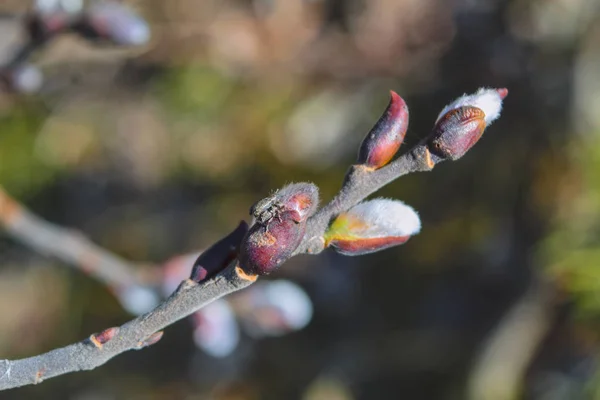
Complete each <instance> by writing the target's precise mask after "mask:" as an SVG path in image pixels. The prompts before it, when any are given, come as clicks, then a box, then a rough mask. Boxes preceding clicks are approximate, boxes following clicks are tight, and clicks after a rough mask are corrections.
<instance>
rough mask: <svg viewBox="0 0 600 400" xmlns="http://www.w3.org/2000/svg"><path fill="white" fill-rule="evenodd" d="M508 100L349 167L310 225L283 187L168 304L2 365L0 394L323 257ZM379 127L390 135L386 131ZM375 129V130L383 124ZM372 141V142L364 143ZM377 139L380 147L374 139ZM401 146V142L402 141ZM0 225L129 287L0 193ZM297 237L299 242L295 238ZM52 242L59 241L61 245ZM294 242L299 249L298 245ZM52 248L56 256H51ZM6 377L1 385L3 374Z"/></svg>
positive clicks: (452, 117) (88, 364)
mask: <svg viewBox="0 0 600 400" xmlns="http://www.w3.org/2000/svg"><path fill="white" fill-rule="evenodd" d="M506 93H507V91H506V89H499V90H492V89H488V90H483V91H482V90H480V91H479V92H477V94H476V95H473V96H463V97H462V98H460V99H459V100H460V101H459V104H458V105H456V104H455V103H453V104H452V105H451V106H456V107H455V108H452V107H448V106H447V107H446V109H445V112H446V114H444V116H443V117H440V118H438V122H436V127H437V131H435V136H434V139H435V140H434V141H433V142H431V138H430V140H429V141H427V139H426V140H425V141H423V142H422V143H419V144H418V145H417V146H415V147H414V148H413V149H412V150H410V151H409V152H407V153H406V154H404V155H402V156H400V157H399V158H398V159H397V160H395V161H393V162H392V163H390V164H389V165H387V166H385V167H382V166H383V164H384V162H387V161H389V158H388V159H384V160H383V161H384V162H383V161H382V162H379V163H377V162H375V163H374V164H372V163H370V162H369V163H365V164H364V165H354V166H352V167H351V169H350V170H349V172H348V174H347V176H346V179H345V181H344V184H343V186H342V189H341V190H340V192H339V194H338V195H337V196H336V197H335V198H334V199H333V200H332V201H331V202H329V203H328V204H327V205H325V206H324V207H323V208H322V209H321V210H319V211H317V212H316V214H314V216H312V217H310V218H309V219H308V220H306V219H305V217H308V215H310V213H312V212H313V211H314V208H313V206H314V207H316V200H317V188H316V187H315V186H314V185H313V184H307V183H303V184H294V185H288V186H287V187H286V188H284V189H282V190H281V191H280V192H279V195H278V196H279V197H278V198H277V199H273V198H268V199H266V200H268V201H267V203H266V205H265V204H263V205H262V207H261V210H260V212H258V214H257V210H256V209H255V210H254V211H255V212H254V213H253V214H254V216H255V217H257V221H258V223H257V224H256V225H254V226H253V227H252V228H250V230H248V227H247V226H246V224H245V223H241V224H240V225H239V226H238V228H236V230H235V231H234V232H232V233H231V234H229V235H228V236H226V237H225V238H223V239H221V240H220V241H219V242H217V244H215V245H213V247H212V250H209V251H206V252H205V255H204V256H200V258H199V259H198V260H197V261H196V263H195V268H194V272H193V273H192V277H191V279H188V280H185V281H184V282H183V283H182V284H181V285H180V286H179V289H178V290H177V291H176V292H175V293H174V294H173V295H171V297H169V298H168V299H167V300H166V301H165V302H163V303H162V304H160V305H159V306H158V307H156V308H155V309H154V310H153V311H151V312H149V313H147V314H144V315H142V316H141V317H138V318H136V319H134V320H132V321H130V322H128V323H126V324H124V325H122V326H121V327H120V328H109V329H107V330H105V331H103V332H101V333H100V334H97V335H92V336H91V337H90V338H89V339H88V340H85V341H83V342H79V343H76V344H73V345H71V346H67V347H64V348H61V349H57V350H53V351H50V352H48V353H45V354H42V355H39V356H35V357H31V358H26V359H22V360H15V361H8V360H7V365H8V366H12V368H11V369H10V377H9V379H2V380H1V381H0V390H2V389H8V388H12V387H18V386H22V385H26V384H32V383H33V384H35V383H39V382H41V381H42V380H44V379H47V378H50V377H54V376H57V375H62V374H66V373H69V372H74V371H79V370H89V369H93V368H96V367H97V366H99V365H102V364H104V363H105V362H107V361H108V360H110V359H111V358H112V357H114V356H116V355H118V354H120V353H122V352H124V351H127V350H132V349H140V348H143V347H145V346H148V345H151V344H154V343H156V342H157V341H158V340H159V339H160V337H161V335H162V333H159V331H160V330H161V329H163V328H165V327H166V326H168V325H171V324H172V323H174V322H176V321H178V320H180V319H182V318H184V317H186V316H188V315H190V314H192V313H194V312H196V311H197V310H199V309H200V308H202V307H203V306H205V305H206V304H208V303H210V302H212V301H213V300H216V299H218V298H220V297H222V296H224V295H226V294H229V293H232V292H234V291H236V290H239V289H242V288H245V287H247V286H249V285H250V284H252V283H253V282H254V281H255V280H256V279H257V277H258V276H256V275H248V273H253V274H254V273H256V274H267V273H269V272H271V271H272V270H273V269H275V268H277V267H278V266H279V265H281V263H282V262H284V261H285V260H287V259H288V258H290V257H291V256H293V255H297V254H301V253H310V254H317V253H319V252H321V251H323V249H324V247H325V243H324V236H325V235H324V234H325V231H326V229H327V228H328V225H329V223H330V222H331V219H332V218H333V217H335V216H337V215H338V214H340V213H343V212H345V211H347V210H349V209H350V208H351V207H353V206H354V205H356V204H358V203H359V202H360V201H362V200H363V199H365V198H366V197H367V196H369V195H371V194H372V193H374V192H375V191H377V190H378V189H380V188H381V187H383V186H385V185H386V184H388V183H390V182H392V181H393V180H395V179H397V178H398V177H400V176H403V175H406V174H408V173H411V172H416V171H429V170H431V169H433V167H434V166H435V164H436V163H438V162H440V161H443V160H444V159H452V160H456V159H458V158H460V157H462V155H463V154H464V153H465V152H466V151H467V150H468V149H469V148H470V147H471V146H472V145H473V144H474V143H475V142H476V141H477V140H478V139H479V137H480V136H481V134H482V133H483V129H485V126H486V125H485V123H491V121H493V119H495V118H497V117H498V115H499V110H500V105H501V100H502V99H503V98H504V97H505V96H506ZM478 96H479V97H478ZM393 97H395V98H394V99H393V101H396V102H397V101H398V99H399V97H398V96H397V95H395V96H393ZM490 97H495V100H496V103H494V102H490V101H485V102H481V98H487V99H486V100H489V99H490ZM492 100H493V99H492ZM468 101H471V102H473V103H474V104H475V105H480V103H481V104H483V106H489V105H490V104H491V105H492V106H495V108H494V107H492V108H491V111H492V112H491V113H490V115H492V116H493V117H494V118H491V117H490V118H491V119H490V121H488V120H487V117H486V114H485V113H484V111H483V110H481V109H478V108H477V109H476V110H479V111H478V112H477V113H473V112H472V110H471V109H472V108H475V107H467V106H464V103H465V102H468ZM457 107H458V108H457ZM487 108H488V109H489V108H490V107H487ZM392 111H393V110H392ZM488 111H489V110H488ZM390 115H391V116H392V117H394V113H392V114H389V113H387V112H386V114H385V115H384V117H383V118H387V117H388V116H390ZM445 116H449V117H448V118H445ZM484 117H486V120H484V119H483V118H484ZM440 121H441V122H440ZM473 123H475V125H473ZM381 126H383V127H384V128H385V127H387V125H386V124H382V125H381ZM376 127H380V124H378V125H376ZM375 133H376V134H380V133H382V132H375ZM383 133H384V134H385V133H386V132H383ZM372 137H374V136H372V135H369V136H368V138H372ZM376 139H377V140H379V138H377V137H376ZM399 139H400V141H401V140H403V134H402V135H400V136H399ZM386 140H387V138H386V137H383V141H380V142H379V143H375V145H377V146H379V149H377V148H375V150H380V149H381V147H382V146H383V147H386V146H388V142H386ZM399 145H400V143H399V142H396V147H395V148H394V153H395V152H396V151H397V149H398V147H399ZM431 145H433V146H434V148H436V149H437V152H436V154H438V152H439V154H442V155H443V157H442V155H440V156H438V155H434V154H432V153H431V152H430V150H429V146H431ZM436 146H437V147H436ZM388 147H389V146H388ZM384 150H385V149H384ZM392 155H393V154H392ZM390 157H391V156H390ZM378 167H381V168H378ZM286 190H287V191H286ZM279 202H281V204H280V203H279ZM275 205H277V207H275ZM286 207H287V208H286ZM272 208H273V209H272ZM309 210H310V211H309ZM263 213H264V214H263ZM0 221H1V222H3V223H4V225H5V226H6V227H7V229H8V230H9V231H10V232H12V233H13V234H14V235H18V236H19V237H20V238H22V239H23V240H24V241H26V242H27V243H30V244H31V245H32V246H33V247H35V248H37V249H40V250H42V251H48V252H51V253H53V254H58V255H59V256H62V257H63V259H65V260H68V261H70V262H72V263H81V260H82V255H83V254H86V252H85V251H83V250H90V249H91V250H92V253H97V254H102V255H103V256H106V257H105V258H107V259H108V260H109V261H112V264H113V266H114V265H117V268H113V269H112V271H113V272H115V276H119V278H120V279H121V278H122V279H123V280H125V281H127V280H128V279H134V278H133V277H132V276H128V275H127V268H123V270H120V269H121V267H123V266H124V264H122V263H120V260H119V259H118V258H114V257H113V256H111V255H110V254H105V253H103V250H102V249H99V248H97V247H96V246H94V245H92V244H91V243H89V242H87V241H85V240H84V239H82V238H77V237H76V238H75V239H76V240H73V237H72V235H69V234H66V233H65V231H63V230H62V229H60V228H55V227H52V226H49V224H48V223H46V222H44V221H42V220H40V219H39V218H37V217H35V216H33V215H31V214H30V213H28V212H27V211H26V210H25V209H23V208H22V207H21V206H19V205H18V204H17V203H16V202H15V201H14V200H12V199H11V198H10V197H8V195H6V194H5V193H4V192H2V191H1V190H0ZM304 224H305V225H304ZM32 226H33V227H34V228H33V229H32ZM255 228H256V229H255ZM303 229H305V230H303ZM246 232H247V233H246ZM296 234H297V235H298V236H295V235H296ZM55 236H57V237H59V238H61V240H59V241H58V243H57V241H56V238H55ZM242 236H243V238H242ZM296 239H298V241H297V242H296ZM298 242H299V243H300V245H296V243H298ZM291 245H293V247H291ZM57 246H58V247H60V248H61V249H60V250H56V249H55V248H56V247H57ZM73 247H78V248H79V251H77V252H75V253H73V251H72V248H73ZM238 250H239V252H238ZM234 251H235V254H236V255H237V256H238V257H239V260H240V261H238V260H235V261H234V262H232V263H231V265H230V266H229V267H228V268H226V269H224V270H222V271H221V272H219V268H220V266H221V262H223V263H224V264H223V265H222V267H225V260H227V262H229V260H230V257H231V255H232V254H233V253H232V252H234ZM209 255H210V256H209ZM85 265H87V264H85ZM101 265H102V268H98V269H95V270H94V271H97V272H96V273H97V274H98V275H99V277H100V276H101V277H102V279H104V280H105V281H106V282H110V281H111V279H112V278H113V276H112V272H111V273H110V274H108V273H107V270H106V269H105V268H104V266H105V265H106V264H101ZM109 265H111V263H109ZM234 266H235V267H234ZM121 273H122V276H121ZM213 273H214V275H213ZM204 279H206V280H204ZM197 281H200V283H197ZM3 376H4V377H5V378H6V376H7V372H5V373H4V375H3Z"/></svg>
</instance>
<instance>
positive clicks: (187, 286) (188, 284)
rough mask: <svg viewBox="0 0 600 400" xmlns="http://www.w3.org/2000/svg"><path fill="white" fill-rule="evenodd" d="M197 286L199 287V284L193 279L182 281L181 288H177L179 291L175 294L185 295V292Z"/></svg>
mask: <svg viewBox="0 0 600 400" xmlns="http://www.w3.org/2000/svg"><path fill="white" fill-rule="evenodd" d="M196 286H198V282H195V281H193V280H192V279H191V278H187V279H186V280H184V281H181V283H180V284H179V287H178V288H177V290H176V291H175V292H176V293H183V292H185V291H188V290H190V289H192V288H194V287H196Z"/></svg>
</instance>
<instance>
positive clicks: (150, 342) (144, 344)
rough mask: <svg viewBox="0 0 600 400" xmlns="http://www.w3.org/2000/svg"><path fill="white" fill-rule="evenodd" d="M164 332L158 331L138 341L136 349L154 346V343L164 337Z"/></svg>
mask: <svg viewBox="0 0 600 400" xmlns="http://www.w3.org/2000/svg"><path fill="white" fill-rule="evenodd" d="M163 334H164V332H163V331H158V332H156V333H153V334H152V335H150V336H148V337H147V338H146V339H145V340H142V341H141V342H138V344H137V346H136V349H137V350H139V349H143V348H144V347H148V346H152V345H153V344H156V343H158V341H159V340H160V339H162V337H163Z"/></svg>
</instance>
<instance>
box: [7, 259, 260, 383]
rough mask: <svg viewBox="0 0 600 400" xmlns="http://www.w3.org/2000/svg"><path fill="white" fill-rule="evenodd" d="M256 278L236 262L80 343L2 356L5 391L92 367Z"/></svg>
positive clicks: (151, 339) (186, 283)
mask: <svg viewBox="0 0 600 400" xmlns="http://www.w3.org/2000/svg"><path fill="white" fill-rule="evenodd" d="M254 281H255V277H250V276H248V275H246V274H244V273H243V272H242V271H241V269H239V268H237V267H236V266H235V263H234V264H232V265H231V266H230V267H228V268H227V269H226V270H225V271H223V272H221V273H220V274H218V275H216V276H215V277H213V278H211V279H209V280H206V281H203V282H202V283H200V284H198V283H196V282H194V281H192V280H190V279H188V280H186V281H184V282H183V283H182V284H181V285H180V286H179V288H178V289H177V290H176V291H175V293H173V294H172V295H171V296H170V297H169V298H168V299H167V300H166V301H165V302H163V303H162V304H160V305H159V306H158V307H156V308H155V309H154V310H153V311H150V312H149V313H147V314H144V315H141V316H139V317H137V318H135V319H134V320H132V321H129V322H127V323H125V324H124V325H121V326H120V327H118V328H110V329H107V330H105V331H103V332H101V333H100V334H96V335H92V336H90V337H89V338H88V339H85V340H83V341H81V342H78V343H75V344H72V345H69V346H67V347H63V348H60V349H56V350H52V351H50V352H48V353H45V354H41V355H38V356H35V357H30V358H24V359H20V360H0V390H5V389H10V388H16V387H19V386H24V385H30V384H38V383H41V382H42V381H44V380H45V379H49V378H52V377H55V376H59V375H64V374H67V373H70V372H76V371H83V370H92V369H94V368H96V367H99V366H101V365H103V364H105V363H106V362H107V361H109V360H110V359H112V358H113V357H115V356H117V355H119V354H121V353H123V352H126V351H128V350H139V349H141V348H144V347H146V346H149V345H152V344H154V343H156V342H157V341H158V340H159V339H160V337H161V336H162V333H159V331H161V330H162V329H164V328H165V327H167V326H169V325H171V324H173V323H175V322H177V321H179V320H181V319H182V318H185V317H187V316H189V315H191V314H193V313H194V312H196V311H198V310H199V309H200V308H202V307H203V306H205V305H207V304H209V303H211V302H212V301H214V300H216V299H218V298H220V297H223V296H225V295H227V294H229V293H232V292H235V291H237V290H240V289H242V288H245V287H247V286H249V285H250V284H252V283H253V282H254Z"/></svg>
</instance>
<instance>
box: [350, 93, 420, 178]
mask: <svg viewBox="0 0 600 400" xmlns="http://www.w3.org/2000/svg"><path fill="white" fill-rule="evenodd" d="M390 94H391V96H392V98H391V100H390V103H389V105H388V106H387V109H386V110H385V112H384V113H383V115H382V116H381V117H380V118H379V120H378V121H377V123H376V124H375V126H374V127H373V129H371V131H370V132H369V133H368V134H367V137H365V139H364V140H363V142H362V144H361V145H360V149H359V151H358V164H364V165H366V166H368V167H370V168H374V169H377V168H381V167H383V166H384V165H386V164H387V163H388V162H390V160H391V159H392V158H393V157H394V155H396V153H397V152H398V149H400V145H401V144H402V142H403V141H404V136H405V135H406V129H407V128H408V107H407V106H406V103H405V102H404V100H403V99H402V97H400V96H399V95H398V94H397V93H396V92H394V91H390Z"/></svg>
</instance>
